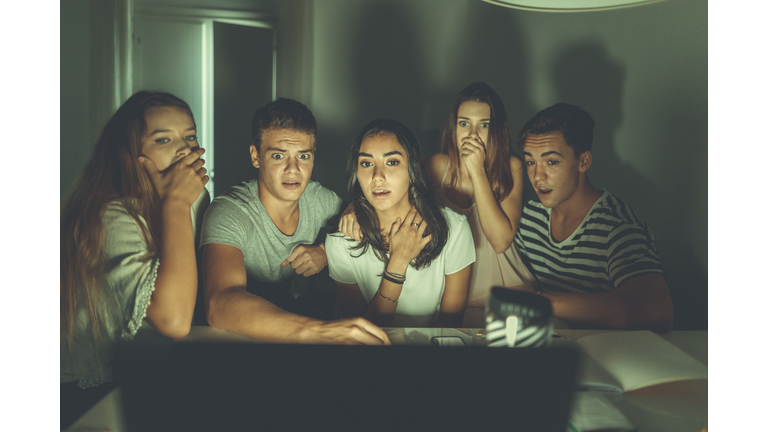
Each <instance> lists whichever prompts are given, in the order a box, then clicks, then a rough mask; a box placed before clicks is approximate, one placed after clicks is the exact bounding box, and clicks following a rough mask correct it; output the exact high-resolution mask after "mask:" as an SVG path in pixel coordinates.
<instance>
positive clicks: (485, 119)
mask: <svg viewBox="0 0 768 432" xmlns="http://www.w3.org/2000/svg"><path fill="white" fill-rule="evenodd" d="M458 118H460V119H464V120H469V117H461V116H459V117H458ZM480 121H481V122H489V121H491V119H489V118H484V119H480Z"/></svg>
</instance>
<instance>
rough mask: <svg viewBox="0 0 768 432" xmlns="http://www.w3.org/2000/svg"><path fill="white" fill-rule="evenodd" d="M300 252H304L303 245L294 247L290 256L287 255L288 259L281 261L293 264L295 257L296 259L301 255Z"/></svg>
mask: <svg viewBox="0 0 768 432" xmlns="http://www.w3.org/2000/svg"><path fill="white" fill-rule="evenodd" d="M302 252H304V245H298V246H296V247H295V248H293V250H292V251H291V254H290V255H288V258H286V259H285V261H283V262H289V263H293V261H294V260H295V259H296V257H298V256H299V255H301V253H302ZM294 268H296V267H294Z"/></svg>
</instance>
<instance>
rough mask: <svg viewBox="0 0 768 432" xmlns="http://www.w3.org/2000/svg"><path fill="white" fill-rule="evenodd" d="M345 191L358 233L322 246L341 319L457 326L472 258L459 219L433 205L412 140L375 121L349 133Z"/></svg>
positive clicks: (395, 126)
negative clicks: (351, 138)
mask: <svg viewBox="0 0 768 432" xmlns="http://www.w3.org/2000/svg"><path fill="white" fill-rule="evenodd" d="M347 176H348V183H347V191H348V193H349V196H350V198H351V199H352V205H353V206H354V211H355V214H356V215H357V219H358V223H359V224H360V230H361V234H362V239H361V241H359V242H358V241H355V240H353V239H351V238H349V237H346V236H344V235H343V234H341V233H335V234H329V235H328V237H327V238H326V243H325V248H326V254H327V256H328V266H329V270H330V275H331V277H332V278H333V279H334V280H335V281H336V286H337V297H338V300H339V304H340V305H341V311H342V314H343V315H344V316H345V317H353V316H363V317H365V318H367V319H369V320H370V321H372V322H374V323H376V324H377V325H380V326H397V327H427V326H436V327H459V326H460V325H461V319H462V314H463V312H464V305H465V304H466V301H467V292H468V289H469V271H470V265H471V264H472V263H473V262H474V261H475V250H474V244H473V241H472V233H471V231H470V228H469V224H468V223H467V219H466V217H464V216H462V215H459V214H457V213H455V212H453V211H451V210H450V209H443V210H441V209H440V207H438V206H437V204H436V203H435V201H434V199H433V197H432V192H431V189H430V186H429V183H428V181H427V179H426V176H425V175H424V171H423V168H422V164H421V157H420V155H419V149H418V143H417V141H416V137H415V136H414V135H413V134H412V133H411V131H409V130H408V128H406V127H405V126H403V125H402V124H400V123H398V122H396V121H392V120H383V119H377V120H374V121H372V122H370V123H369V124H367V125H366V126H365V127H364V128H363V130H362V131H360V133H359V134H358V135H357V137H356V138H355V140H354V142H353V144H352V149H351V151H350V154H349V159H348V163H347Z"/></svg>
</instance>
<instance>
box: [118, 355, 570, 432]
mask: <svg viewBox="0 0 768 432" xmlns="http://www.w3.org/2000/svg"><path fill="white" fill-rule="evenodd" d="M116 359H117V361H116V362H115V377H116V379H117V380H118V381H119V383H120V386H121V388H122V397H123V403H124V413H125V420H126V425H127V427H128V430H129V431H160V430H162V431H175V430H179V431H182V430H183V431H234V430H237V431H241V430H259V431H283V430H284V431H294V430H296V431H314V430H332V431H379V430H380V431H401V430H408V431H410V430H413V431H432V430H439V431H453V430H457V431H473V430H491V428H500V429H502V430H520V431H557V432H563V431H565V430H566V426H567V422H568V414H569V411H570V407H571V398H572V393H573V389H574V386H575V378H576V371H577V366H578V365H577V362H578V356H577V352H576V351H575V350H572V349H568V348H537V349H519V348H488V347H473V346H467V347H454V346H410V345H400V346H387V347H372V346H335V345H277V344H237V343H171V344H167V345H165V346H161V347H158V346H148V345H141V344H128V345H125V346H123V347H121V348H120V351H119V352H118V353H117V355H116Z"/></svg>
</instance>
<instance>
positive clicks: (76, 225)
mask: <svg viewBox="0 0 768 432" xmlns="http://www.w3.org/2000/svg"><path fill="white" fill-rule="evenodd" d="M157 107H176V108H180V109H182V110H184V111H186V113H187V114H189V116H190V118H192V121H193V122H194V117H193V116H192V110H191V109H190V108H189V105H187V103H186V102H184V101H183V100H181V99H179V98H178V97H176V96H174V95H172V94H169V93H161V92H148V91H140V92H137V93H135V94H134V95H133V96H131V97H130V98H128V100H127V101H125V103H123V105H122V106H120V108H118V110H117V112H115V114H114V115H113V116H112V118H110V119H109V121H108V122H107V124H106V125H105V126H104V129H103V130H102V132H101V136H99V139H98V141H96V146H95V147H94V149H93V153H92V154H91V157H90V159H89V160H88V163H86V165H85V168H83V171H82V172H81V173H80V176H79V177H78V179H77V181H76V182H75V184H74V185H73V186H72V188H71V189H70V190H69V192H68V194H67V196H66V198H65V200H64V203H63V205H62V208H61V226H60V235H61V250H60V253H61V255H60V273H61V274H60V277H61V309H60V319H61V334H62V335H63V336H66V337H67V338H68V344H69V346H70V347H71V346H72V341H73V340H72V338H73V334H72V329H73V327H74V322H75V319H77V313H78V310H79V309H80V308H84V309H85V311H86V313H87V315H88V317H89V319H90V322H91V330H92V332H93V336H94V340H95V343H96V345H97V346H98V345H100V343H101V339H102V337H103V330H104V327H105V325H106V320H107V319H109V318H110V317H109V316H107V314H106V312H105V307H106V305H105V303H107V302H108V301H110V298H111V293H110V292H109V290H108V288H109V287H107V286H105V285H104V281H103V276H102V271H103V270H102V269H103V265H104V263H103V256H102V246H103V244H102V242H103V236H104V229H103V228H104V227H103V224H102V217H103V216H104V210H105V209H106V208H107V205H108V204H109V203H110V202H113V201H119V202H120V203H121V204H122V205H123V207H124V208H125V210H126V212H127V213H128V214H129V215H130V216H131V217H132V218H133V219H134V220H135V221H136V224H137V225H138V226H139V227H141V231H142V235H143V237H144V241H145V242H146V244H147V250H148V254H149V255H152V254H156V253H158V251H159V250H160V236H159V235H158V232H159V227H160V225H161V221H160V220H155V219H154V218H153V215H154V214H155V212H153V209H154V208H156V207H157V206H158V205H159V204H160V203H159V202H158V200H157V199H156V197H155V188H154V186H153V185H152V182H151V180H150V179H149V175H148V174H147V172H146V170H145V169H144V167H143V166H141V164H140V163H139V161H138V157H139V155H140V154H141V147H142V137H143V135H144V133H145V130H146V121H145V114H146V112H147V110H149V109H150V108H157ZM142 217H143V218H144V220H146V221H147V225H148V226H146V225H145V224H144V223H142V221H141V218H142ZM148 258H149V256H148V257H147V259H148Z"/></svg>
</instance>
